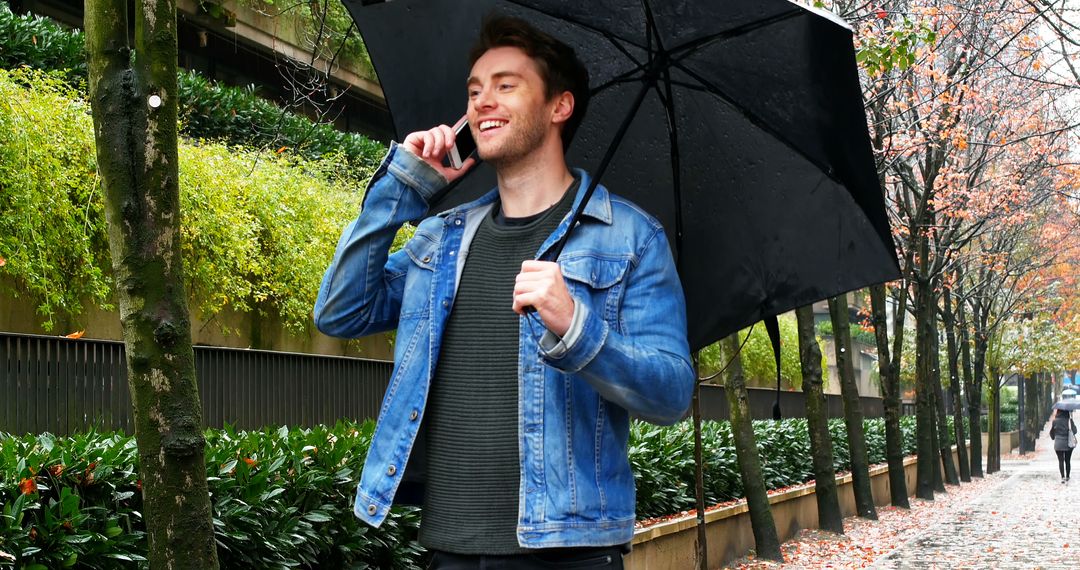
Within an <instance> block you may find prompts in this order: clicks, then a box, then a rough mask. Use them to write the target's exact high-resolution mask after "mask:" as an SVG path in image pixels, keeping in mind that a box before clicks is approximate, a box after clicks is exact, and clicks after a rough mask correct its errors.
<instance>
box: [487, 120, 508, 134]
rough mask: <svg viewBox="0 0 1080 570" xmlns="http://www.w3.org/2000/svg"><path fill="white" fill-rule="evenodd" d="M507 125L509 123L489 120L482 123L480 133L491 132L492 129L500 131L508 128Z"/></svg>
mask: <svg viewBox="0 0 1080 570" xmlns="http://www.w3.org/2000/svg"><path fill="white" fill-rule="evenodd" d="M506 123H507V121H499V120H494V119H489V120H487V121H480V132H482V133H483V132H487V131H490V130H492V129H498V128H501V127H504V126H506Z"/></svg>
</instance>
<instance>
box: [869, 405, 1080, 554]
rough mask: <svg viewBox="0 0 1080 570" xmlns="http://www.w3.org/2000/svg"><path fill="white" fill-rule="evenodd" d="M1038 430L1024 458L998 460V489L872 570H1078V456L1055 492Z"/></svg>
mask: <svg viewBox="0 0 1080 570" xmlns="http://www.w3.org/2000/svg"><path fill="white" fill-rule="evenodd" d="M1047 429H1049V426H1047V427H1045V428H1044V429H1043V430H1042V432H1041V433H1040V435H1041V437H1040V438H1039V439H1038V441H1037V442H1036V450H1035V453H1033V454H1028V456H1027V457H1025V458H1013V459H1007V458H1005V457H1003V458H1002V462H1001V470H1002V474H1003V475H1005V476H1006V478H1005V479H1004V481H1003V482H1002V483H1000V484H998V485H996V486H994V487H993V488H991V489H987V490H986V491H984V492H982V493H980V494H978V496H976V497H974V498H973V499H972V500H971V501H970V502H968V503H966V504H964V505H961V506H958V507H957V508H956V510H955V511H953V513H952V515H951V516H949V517H948V518H946V519H945V520H941V521H940V522H937V523H936V524H934V525H932V526H930V527H929V528H927V529H925V530H923V531H921V532H919V533H918V534H917V535H915V536H914V537H913V538H911V539H910V540H908V541H907V542H906V543H905V544H903V545H901V546H900V547H899V548H897V549H895V550H893V551H892V552H890V553H889V554H888V555H886V556H883V557H881V558H879V559H878V560H877V561H876V562H875V564H874V565H873V566H872V568H878V569H883V570H884V569H896V570H902V569H909V568H911V569H914V568H919V569H924V568H930V569H933V568H941V569H946V568H948V569H953V568H956V569H968V568H970V569H980V570H981V569H984V568H1002V569H1005V568H1008V569H1014V568H1015V569H1037V568H1046V569H1050V568H1054V569H1074V568H1080V453H1077V454H1076V457H1073V460H1072V463H1073V473H1072V475H1073V478H1072V480H1071V481H1070V482H1069V483H1066V484H1062V483H1061V477H1060V476H1059V475H1058V469H1057V457H1056V456H1055V454H1054V450H1053V441H1052V440H1051V439H1050V438H1049V437H1047V435H1046V434H1047Z"/></svg>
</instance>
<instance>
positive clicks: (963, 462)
mask: <svg viewBox="0 0 1080 570" xmlns="http://www.w3.org/2000/svg"><path fill="white" fill-rule="evenodd" d="M952 304H953V303H952V288H951V287H946V288H945V289H944V290H943V292H942V307H943V309H942V313H941V318H942V324H944V325H945V349H946V351H947V352H948V358H949V394H950V395H951V396H952V404H953V409H952V414H953V436H954V437H955V438H956V459H957V463H958V465H957V467H958V468H959V471H960V480H961V481H963V482H965V483H966V482H968V481H971V469H970V467H969V466H968V456H967V442H966V441H965V440H966V439H967V430H965V429H964V400H963V398H962V397H961V394H960V366H959V359H960V355H959V352H960V349H959V347H958V346H957V345H956V319H955V318H954V316H953V308H952Z"/></svg>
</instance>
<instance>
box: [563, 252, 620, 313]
mask: <svg viewBox="0 0 1080 570" xmlns="http://www.w3.org/2000/svg"><path fill="white" fill-rule="evenodd" d="M559 266H560V268H561V269H562V274H563V277H564V278H565V279H566V283H567V287H568V288H569V289H570V294H571V295H573V296H574V297H575V298H577V299H580V300H582V301H585V302H587V303H589V308H590V309H592V310H593V311H600V312H601V314H603V316H604V320H605V321H607V322H608V324H609V325H612V326H616V327H617V326H618V322H617V321H618V316H619V303H620V302H621V300H622V292H623V288H624V286H625V278H626V274H627V272H628V270H629V268H630V260H629V259H628V258H618V257H600V256H597V255H592V254H579V255H574V254H568V255H567V256H565V257H563V258H560V259H559Z"/></svg>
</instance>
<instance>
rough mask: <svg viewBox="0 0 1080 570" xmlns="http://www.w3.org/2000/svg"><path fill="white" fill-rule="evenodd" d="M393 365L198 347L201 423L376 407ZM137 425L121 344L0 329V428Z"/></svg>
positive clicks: (275, 419) (327, 418)
mask: <svg viewBox="0 0 1080 570" xmlns="http://www.w3.org/2000/svg"><path fill="white" fill-rule="evenodd" d="M391 368H392V363H390V362H386V361H381V360H365V359H358V358H344V357H334V356H319V355H310V354H295V353H286V352H270V351H263V350H243V349H231V348H218V347H203V346H197V347H195V371H196V375H197V377H198V382H199V395H200V396H201V398H202V408H203V422H204V423H205V424H206V425H207V426H210V427H221V426H222V425H224V424H225V423H229V424H232V425H235V426H237V427H238V428H241V429H254V428H260V427H263V426H267V425H281V424H287V425H303V426H311V425H315V424H319V423H327V424H332V423H334V422H336V421H337V420H338V419H340V418H350V419H357V420H362V419H365V418H374V417H376V415H377V414H378V412H379V405H380V403H381V401H382V395H383V392H384V391H385V390H386V386H387V383H388V381H389V378H390V372H391ZM90 428H97V429H109V430H112V429H116V430H123V431H126V432H128V433H132V432H133V431H134V424H133V418H132V413H131V403H130V394H129V392H128V382H127V362H126V361H125V357H124V344H123V343H121V342H115V341H102V340H83V339H79V340H70V339H66V338H63V337H49V336H36V335H23V334H10V333H0V431H3V432H8V433H41V432H46V431H48V432H52V433H56V434H61V435H64V434H70V433H74V432H78V431H84V430H87V429H90Z"/></svg>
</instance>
